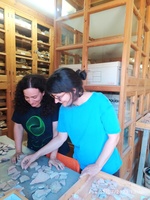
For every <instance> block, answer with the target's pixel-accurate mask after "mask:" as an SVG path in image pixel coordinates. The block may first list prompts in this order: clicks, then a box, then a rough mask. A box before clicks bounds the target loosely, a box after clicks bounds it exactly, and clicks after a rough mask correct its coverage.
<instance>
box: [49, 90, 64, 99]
mask: <svg viewBox="0 0 150 200" xmlns="http://www.w3.org/2000/svg"><path fill="white" fill-rule="evenodd" d="M65 94H66V93H65V92H64V94H62V95H61V96H56V95H52V94H50V96H51V97H52V98H54V99H56V100H58V101H61V100H62V98H63V96H64V95H65Z"/></svg>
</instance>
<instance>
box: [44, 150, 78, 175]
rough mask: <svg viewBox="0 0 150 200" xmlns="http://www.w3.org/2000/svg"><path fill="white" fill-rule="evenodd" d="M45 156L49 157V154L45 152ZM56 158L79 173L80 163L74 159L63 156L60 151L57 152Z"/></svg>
mask: <svg viewBox="0 0 150 200" xmlns="http://www.w3.org/2000/svg"><path fill="white" fill-rule="evenodd" d="M46 156H47V157H48V158H50V154H47V155H46ZM57 159H58V160H60V161H61V162H62V163H63V164H64V165H65V166H66V167H68V168H70V169H72V170H74V171H76V172H78V173H80V165H79V163H78V161H77V160H76V159H74V158H71V157H68V156H65V155H63V154H61V153H57Z"/></svg>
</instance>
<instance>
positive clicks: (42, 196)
mask: <svg viewBox="0 0 150 200" xmlns="http://www.w3.org/2000/svg"><path fill="white" fill-rule="evenodd" d="M50 192H51V190H50V189H44V190H36V191H35V193H34V194H33V195H32V198H33V200H39V199H45V197H46V196H47V195H48V194H49V193H50Z"/></svg>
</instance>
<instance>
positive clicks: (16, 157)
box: [11, 152, 23, 164]
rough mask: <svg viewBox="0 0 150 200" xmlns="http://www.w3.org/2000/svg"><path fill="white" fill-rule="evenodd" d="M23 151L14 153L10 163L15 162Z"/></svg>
mask: <svg viewBox="0 0 150 200" xmlns="http://www.w3.org/2000/svg"><path fill="white" fill-rule="evenodd" d="M22 154H23V153H22V152H19V153H17V152H16V153H15V154H14V155H13V156H12V158H11V162H12V163H14V164H15V163H17V161H18V160H19V159H20V156H21V155H22Z"/></svg>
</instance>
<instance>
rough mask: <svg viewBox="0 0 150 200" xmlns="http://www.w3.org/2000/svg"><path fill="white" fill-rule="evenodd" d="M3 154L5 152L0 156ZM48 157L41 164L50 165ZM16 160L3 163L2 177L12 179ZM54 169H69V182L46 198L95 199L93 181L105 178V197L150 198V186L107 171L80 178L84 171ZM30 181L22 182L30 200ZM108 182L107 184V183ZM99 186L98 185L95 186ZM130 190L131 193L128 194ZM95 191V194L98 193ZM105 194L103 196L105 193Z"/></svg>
mask: <svg viewBox="0 0 150 200" xmlns="http://www.w3.org/2000/svg"><path fill="white" fill-rule="evenodd" d="M0 142H3V143H6V144H14V141H13V140H11V139H10V138H8V137H6V136H0ZM23 151H24V153H26V154H29V153H31V151H30V150H29V149H28V148H26V147H23ZM14 152H15V150H11V151H10V152H9V155H8V156H9V157H10V156H12V155H13V154H14ZM0 157H1V156H0ZM47 163H48V158H47V157H46V156H43V157H41V158H40V159H38V164H39V165H41V166H48V164H47ZM11 165H12V163H11V162H10V161H7V162H4V163H0V181H1V183H2V182H5V181H8V180H9V179H10V177H9V176H8V173H7V170H8V167H9V166H11ZM52 170H53V171H55V172H56V171H57V172H58V173H59V172H66V173H67V174H68V175H67V179H66V184H65V186H63V187H62V189H61V190H60V191H59V192H58V193H56V194H53V193H49V194H48V195H47V196H46V200H47V199H48V200H49V199H52V200H72V199H73V200H74V199H80V200H92V199H93V191H92V190H93V188H92V187H93V185H95V184H97V182H101V183H100V185H99V186H98V191H99V192H100V195H101V194H102V196H103V197H104V196H105V197H106V198H103V199H107V200H110V199H111V200H116V199H117V200H121V199H122V198H118V196H117V195H118V194H120V193H124V194H125V193H126V195H127V196H128V197H129V198H127V196H126V197H125V198H123V199H125V200H127V199H129V200H130V199H131V200H145V199H146V200H149V199H150V190H149V189H148V188H145V187H142V186H139V185H137V184H134V183H131V182H129V181H126V180H123V179H121V178H118V177H115V176H112V175H109V174H106V173H104V172H99V173H98V174H97V175H96V176H94V177H88V176H84V177H83V178H79V176H80V174H79V173H77V172H75V171H72V170H71V169H68V168H67V167H65V169H64V170H60V171H58V170H56V168H55V167H52ZM32 174H33V171H32V170H29V171H28V174H27V175H29V176H30V177H31V176H32ZM54 180H55V179H49V180H47V181H46V182H45V183H46V184H47V185H48V186H49V185H50V184H51V183H52V182H53V181H54ZM30 182H31V180H30ZM30 182H29V181H26V182H24V183H19V185H21V186H22V187H24V190H23V193H24V194H25V196H26V198H27V199H29V200H32V197H31V195H32V193H33V190H32V189H31V188H32V186H33V185H30ZM104 184H105V186H104ZM110 185H111V186H112V185H113V188H111V189H110ZM94 190H95V189H94ZM127 193H129V194H127ZM96 195H97V194H96V191H95V196H96ZM100 195H99V196H96V197H95V198H94V200H100V199H101V198H100ZM102 196H101V197H102Z"/></svg>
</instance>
